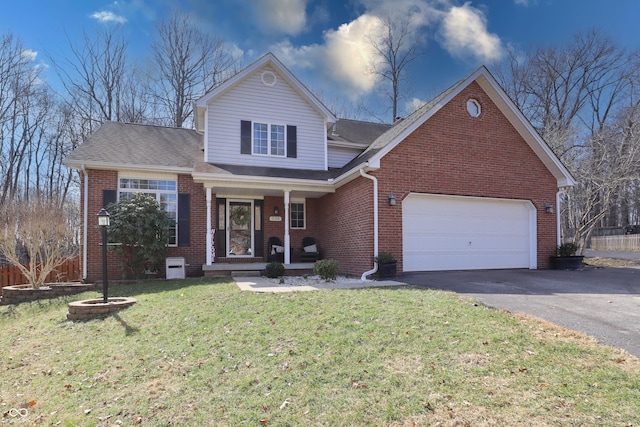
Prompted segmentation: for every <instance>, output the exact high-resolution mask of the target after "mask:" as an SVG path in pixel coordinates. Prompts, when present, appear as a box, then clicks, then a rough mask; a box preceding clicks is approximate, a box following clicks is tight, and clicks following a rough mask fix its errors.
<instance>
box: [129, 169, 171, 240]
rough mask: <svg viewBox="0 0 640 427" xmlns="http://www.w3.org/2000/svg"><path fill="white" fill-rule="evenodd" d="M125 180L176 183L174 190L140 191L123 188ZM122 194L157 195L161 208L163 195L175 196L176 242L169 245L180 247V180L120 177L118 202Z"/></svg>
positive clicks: (138, 189)
mask: <svg viewBox="0 0 640 427" xmlns="http://www.w3.org/2000/svg"><path fill="white" fill-rule="evenodd" d="M125 179H129V180H132V179H137V180H146V181H168V182H173V183H174V186H173V187H174V189H173V190H160V189H158V190H151V189H144V188H143V189H140V188H126V187H122V180H125ZM122 193H131V194H135V193H142V194H149V195H152V194H155V196H156V201H157V202H158V204H159V205H160V206H162V203H161V195H162V194H170V195H175V212H176V218H175V224H174V227H175V233H174V235H175V242H173V243H169V244H168V246H169V247H172V248H175V247H177V246H178V241H179V240H178V179H177V178H164V177H153V178H152V177H139V176H119V177H118V201H120V195H121V194H122Z"/></svg>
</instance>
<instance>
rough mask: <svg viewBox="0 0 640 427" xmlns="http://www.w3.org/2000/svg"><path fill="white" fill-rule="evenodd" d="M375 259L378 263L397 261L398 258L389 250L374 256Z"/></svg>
mask: <svg viewBox="0 0 640 427" xmlns="http://www.w3.org/2000/svg"><path fill="white" fill-rule="evenodd" d="M374 261H375V262H377V263H378V264H390V263H392V262H396V259H395V257H394V256H393V255H391V254H390V253H389V252H380V253H379V254H378V256H377V257H375V258H374Z"/></svg>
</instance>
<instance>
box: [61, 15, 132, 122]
mask: <svg viewBox="0 0 640 427" xmlns="http://www.w3.org/2000/svg"><path fill="white" fill-rule="evenodd" d="M69 45H70V49H71V52H72V56H71V57H70V58H64V59H62V60H58V59H56V58H54V57H53V56H52V55H51V54H49V58H50V60H51V62H52V64H53V66H54V68H55V70H56V73H57V74H58V76H59V77H60V79H61V80H62V84H63V85H64V87H65V89H66V90H67V93H68V98H67V99H68V102H69V104H70V105H71V106H72V107H73V108H74V109H75V111H76V113H77V114H79V115H80V116H81V117H82V118H83V119H84V120H85V121H86V122H87V123H88V124H89V130H90V131H93V130H94V128H95V127H96V125H99V124H101V123H102V122H104V121H105V120H113V121H124V118H125V115H124V112H125V111H127V109H128V108H127V107H129V109H131V107H130V105H127V103H130V102H131V101H130V98H129V96H130V94H131V93H130V91H129V89H130V87H129V86H127V85H126V83H128V82H131V81H133V79H134V77H133V76H132V74H133V72H134V70H133V68H132V67H131V65H130V64H129V61H128V58H127V45H128V43H127V41H126V40H125V38H124V35H123V34H122V30H121V28H120V27H112V28H109V29H104V30H101V31H98V32H96V33H95V36H94V37H91V36H90V35H88V34H87V33H86V31H85V32H84V33H83V38H82V43H81V45H74V44H72V43H71V42H69ZM133 110H135V108H133ZM127 118H129V117H127Z"/></svg>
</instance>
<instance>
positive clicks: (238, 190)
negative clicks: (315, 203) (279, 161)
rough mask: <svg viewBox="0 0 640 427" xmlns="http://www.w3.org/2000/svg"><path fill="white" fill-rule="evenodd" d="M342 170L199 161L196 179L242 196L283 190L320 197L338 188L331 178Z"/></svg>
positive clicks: (300, 195)
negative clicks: (334, 185)
mask: <svg viewBox="0 0 640 427" xmlns="http://www.w3.org/2000/svg"><path fill="white" fill-rule="evenodd" d="M338 173H339V170H334V169H330V170H327V171H325V170H305V169H287V168H273V167H263V166H243V165H225V164H213V163H206V162H196V163H195V165H194V167H193V174H192V176H193V179H194V181H195V182H201V183H203V184H204V185H205V186H206V187H212V188H214V189H215V191H216V193H222V194H234V195H242V196H282V193H283V191H284V190H288V191H291V192H292V193H293V194H294V195H295V196H296V197H321V196H323V195H325V194H327V193H332V192H334V191H335V189H334V187H333V181H332V178H333V177H334V176H336V175H337V174H338Z"/></svg>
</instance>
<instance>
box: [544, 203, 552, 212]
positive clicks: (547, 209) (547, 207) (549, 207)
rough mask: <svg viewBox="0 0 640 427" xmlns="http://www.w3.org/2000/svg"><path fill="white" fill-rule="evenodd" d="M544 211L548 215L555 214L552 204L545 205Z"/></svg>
mask: <svg viewBox="0 0 640 427" xmlns="http://www.w3.org/2000/svg"><path fill="white" fill-rule="evenodd" d="M544 211H545V212H546V213H553V205H552V204H550V203H545V204H544Z"/></svg>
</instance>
